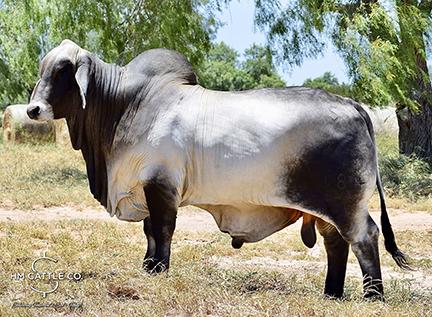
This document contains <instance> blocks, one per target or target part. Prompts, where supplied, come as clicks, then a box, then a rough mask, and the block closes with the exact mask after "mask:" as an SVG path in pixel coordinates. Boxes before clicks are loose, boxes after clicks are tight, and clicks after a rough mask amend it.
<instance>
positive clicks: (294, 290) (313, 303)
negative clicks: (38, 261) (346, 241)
mask: <svg viewBox="0 0 432 317" xmlns="http://www.w3.org/2000/svg"><path fill="white" fill-rule="evenodd" d="M0 233H1V234H0V254H2V257H1V258H0V267H1V268H2V271H1V279H0V316H362V317H363V316H430V315H431V314H432V293H431V289H430V288H429V289H427V285H426V286H425V285H423V284H422V283H423V282H422V280H421V278H420V279H416V280H414V281H413V280H412V279H411V278H410V275H409V274H408V275H403V273H402V272H401V271H400V270H399V269H398V268H396V265H395V264H394V263H393V261H392V259H391V257H390V256H389V255H388V254H386V253H382V255H383V256H382V262H383V266H384V269H383V271H384V280H385V288H386V302H385V303H382V302H366V301H363V300H362V299H361V274H360V273H359V269H358V265H357V263H356V260H355V259H354V257H353V256H352V255H351V256H350V260H349V263H350V264H349V268H348V277H347V281H346V286H345V289H346V292H345V293H346V295H345V298H344V299H343V300H329V299H325V298H324V297H323V296H322V288H323V284H324V278H325V253H324V250H323V246H322V241H321V239H320V240H319V241H318V245H317V246H315V248H314V249H312V251H311V250H309V249H307V248H306V247H304V246H303V244H302V243H301V241H300V238H299V234H298V232H297V230H295V231H294V230H284V231H283V232H280V233H277V234H275V235H273V236H271V237H270V238H268V239H266V240H264V241H262V242H260V243H255V244H248V245H245V246H244V247H243V248H242V249H240V250H234V249H232V248H231V247H230V240H229V239H228V237H227V236H226V235H223V234H222V233H214V232H197V231H194V232H191V231H178V232H176V234H175V236H174V242H173V255H172V266H171V270H170V272H169V274H162V275H159V276H149V275H147V274H146V273H144V272H143V271H142V270H140V266H141V260H142V256H143V254H144V251H145V241H144V240H145V239H144V236H143V233H142V227H141V225H139V224H125V223H121V222H113V223H111V222H104V221H82V220H69V221H51V222H26V223H6V222H0ZM431 233H432V232H429V234H425V233H424V232H416V231H403V232H397V236H398V238H399V241H400V247H401V248H402V249H409V250H410V254H411V255H412V256H413V257H414V265H415V266H416V267H417V269H418V271H417V273H418V272H421V273H422V274H423V275H422V276H427V275H430V274H432V262H431V259H430V252H431V251H430V245H431V244H432V234H431ZM23 246H25V247H23ZM381 249H383V248H382V245H381ZM45 250H48V254H47V255H48V256H50V257H52V258H55V259H58V263H56V264H55V265H54V266H53V265H51V266H49V267H48V268H51V269H52V268H55V269H60V270H67V271H70V272H80V273H81V274H82V276H83V279H82V280H80V281H78V282H73V281H72V282H71V281H63V282H61V283H60V287H59V289H58V290H57V291H56V292H54V293H52V294H49V295H48V296H47V298H42V296H41V295H40V294H37V293H35V292H33V291H31V290H30V289H29V284H28V281H24V282H19V281H13V280H11V274H12V273H14V272H29V271H30V266H31V263H32V261H33V260H34V259H35V258H36V257H38V256H40V255H41V254H42V252H43V251H45ZM351 263H352V264H351ZM41 267H42V266H41ZM351 267H354V269H352V268H351ZM40 270H42V268H41V269H40ZM352 270H354V272H351V271H352ZM38 287H40V288H42V287H44V286H43V285H39V286H38ZM429 287H431V285H429ZM14 302H15V303H38V302H39V303H44V304H48V303H57V304H59V303H61V304H63V303H66V304H71V303H78V304H79V305H77V306H80V307H78V308H76V307H73V308H71V307H69V306H65V307H57V308H52V307H51V308H39V309H36V308H33V309H30V308H13V303H14ZM72 305H73V304H72Z"/></svg>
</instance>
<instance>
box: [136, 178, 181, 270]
mask: <svg viewBox="0 0 432 317" xmlns="http://www.w3.org/2000/svg"><path fill="white" fill-rule="evenodd" d="M144 193H145V197H146V201H147V207H148V210H149V213H150V220H151V226H149V227H148V229H150V228H151V229H150V230H151V232H152V235H151V234H150V237H152V238H154V242H155V250H154V254H151V255H152V256H151V257H149V258H148V259H147V263H145V268H146V269H147V271H148V272H150V273H159V272H162V271H165V270H167V269H168V268H169V260H170V254H171V240H172V236H173V233H174V229H175V223H176V217H177V205H176V190H175V189H174V188H173V187H171V186H170V185H169V184H167V183H166V182H164V181H162V180H158V179H155V180H153V181H151V182H149V183H148V184H147V185H146V186H145V187H144ZM148 224H150V222H149V223H148ZM144 230H146V227H145V224H144ZM150 251H152V250H150ZM151 253H152V252H151Z"/></svg>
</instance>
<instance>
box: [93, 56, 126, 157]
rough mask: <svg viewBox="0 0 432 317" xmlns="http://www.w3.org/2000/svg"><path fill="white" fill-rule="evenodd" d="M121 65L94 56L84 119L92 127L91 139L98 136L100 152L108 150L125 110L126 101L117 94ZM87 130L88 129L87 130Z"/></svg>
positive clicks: (118, 91)
mask: <svg viewBox="0 0 432 317" xmlns="http://www.w3.org/2000/svg"><path fill="white" fill-rule="evenodd" d="M121 73H122V68H121V67H119V66H117V65H113V64H107V63H104V62H103V61H101V60H99V59H96V58H95V59H94V61H93V64H92V70H91V75H90V82H89V86H88V91H87V97H86V101H87V105H86V109H85V117H86V122H87V123H88V124H89V125H90V126H87V129H90V130H92V131H91V135H90V140H89V141H92V140H93V138H94V137H96V136H97V137H98V139H99V142H101V145H102V146H103V151H109V150H110V147H111V143H112V140H113V137H114V133H115V130H116V127H117V124H118V122H119V121H120V118H121V116H122V115H123V113H124V110H125V109H124V108H125V102H124V100H122V98H123V97H122V96H123V94H121V93H120V85H121ZM89 132H90V131H89Z"/></svg>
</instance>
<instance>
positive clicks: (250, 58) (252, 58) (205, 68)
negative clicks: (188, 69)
mask: <svg viewBox="0 0 432 317" xmlns="http://www.w3.org/2000/svg"><path fill="white" fill-rule="evenodd" d="M198 73H199V81H200V83H201V85H203V86H204V87H206V88H209V89H215V90H245V89H252V88H260V87H285V82H284V81H283V80H282V79H281V77H280V76H279V75H278V73H277V72H276V69H275V66H274V64H273V59H272V55H271V53H270V51H269V50H268V49H267V48H265V47H262V46H259V45H256V44H254V45H252V46H251V47H250V48H248V49H246V50H245V52H244V61H243V62H241V61H240V60H239V54H238V53H237V52H236V51H235V50H233V49H232V48H230V47H229V46H228V45H226V44H225V43H223V42H221V43H218V44H215V45H214V46H213V48H212V49H211V50H210V52H209V54H208V56H207V59H206V60H205V62H204V63H203V64H202V65H201V67H200V68H199V71H198Z"/></svg>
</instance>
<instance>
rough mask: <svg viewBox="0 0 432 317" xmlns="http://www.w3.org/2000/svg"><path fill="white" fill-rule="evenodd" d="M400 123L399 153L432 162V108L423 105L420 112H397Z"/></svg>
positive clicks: (428, 105)
mask: <svg viewBox="0 0 432 317" xmlns="http://www.w3.org/2000/svg"><path fill="white" fill-rule="evenodd" d="M396 114H397V118H398V123H399V151H400V153H402V154H406V155H411V154H415V155H417V156H418V157H420V158H422V159H425V160H428V161H430V162H432V106H431V105H430V104H428V103H427V102H424V103H423V104H422V107H421V109H420V111H419V112H413V111H412V110H409V109H408V108H404V109H402V110H397V111H396Z"/></svg>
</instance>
